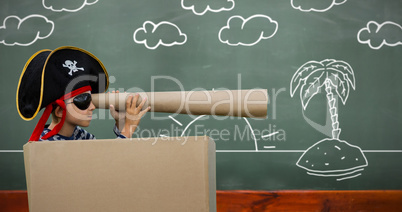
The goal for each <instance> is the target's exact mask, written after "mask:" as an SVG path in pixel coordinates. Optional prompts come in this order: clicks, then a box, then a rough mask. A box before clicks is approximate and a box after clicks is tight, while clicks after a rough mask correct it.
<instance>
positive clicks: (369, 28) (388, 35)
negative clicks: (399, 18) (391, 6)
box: [357, 21, 402, 49]
mask: <svg viewBox="0 0 402 212" xmlns="http://www.w3.org/2000/svg"><path fill="white" fill-rule="evenodd" d="M357 40H358V41H359V43H361V44H367V45H369V46H370V48H372V49H379V48H381V47H382V46H384V45H386V46H397V45H402V26H401V25H399V24H397V23H394V22H391V21H386V22H384V23H382V24H378V23H377V22H375V21H369V22H368V23H367V25H366V28H362V29H360V30H359V32H358V33H357Z"/></svg>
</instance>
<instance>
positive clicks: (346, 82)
mask: <svg viewBox="0 0 402 212" xmlns="http://www.w3.org/2000/svg"><path fill="white" fill-rule="evenodd" d="M299 88H300V100H301V103H302V106H303V110H305V109H306V108H307V106H308V104H309V102H310V100H311V99H312V98H313V97H314V96H315V95H316V94H318V93H320V92H321V91H322V88H324V89H325V92H326V98H327V103H328V110H329V113H330V115H331V123H332V138H326V139H323V140H321V141H319V142H317V143H315V144H314V145H313V146H311V147H310V148H308V149H307V150H306V151H305V152H304V153H303V155H302V156H301V157H300V158H299V160H298V161H297V163H296V165H297V166H299V167H301V168H303V169H306V170H307V174H310V175H315V176H322V177H336V178H337V180H338V181H340V180H345V179H350V178H354V177H357V176H359V175H361V173H359V172H361V171H362V170H363V169H362V168H363V167H365V166H367V165H368V163H367V159H366V157H365V156H364V154H363V152H362V151H361V149H360V148H359V147H357V146H354V145H350V144H349V143H347V142H346V141H342V140H340V139H339V136H340V133H341V129H340V128H339V121H338V108H337V104H336V101H337V98H336V97H339V98H340V99H341V101H342V103H343V104H344V105H345V104H346V101H347V99H348V96H349V92H350V90H351V88H352V89H353V90H354V89H355V76H354V72H353V69H352V67H351V66H350V65H349V64H348V63H346V62H344V61H339V60H334V59H326V60H323V61H320V62H318V61H309V62H307V63H305V64H304V65H302V66H301V67H300V68H299V69H298V70H297V71H296V73H295V74H294V75H293V77H292V80H291V82H290V95H291V96H292V97H293V96H294V94H295V93H296V91H297V90H298V89H299ZM334 94H336V95H337V96H335V95H334Z"/></svg>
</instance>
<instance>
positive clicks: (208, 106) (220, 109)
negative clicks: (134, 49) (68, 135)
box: [92, 89, 268, 118]
mask: <svg viewBox="0 0 402 212" xmlns="http://www.w3.org/2000/svg"><path fill="white" fill-rule="evenodd" d="M138 94H139V95H140V97H139V99H138V101H137V105H138V104H139V103H140V102H141V101H142V99H143V98H147V102H146V103H145V105H144V106H143V108H146V107H148V106H150V107H151V111H153V112H163V113H180V114H192V115H217V116H238V117H250V118H266V116H267V106H268V93H267V90H266V89H252V90H213V91H206V90H204V91H173V92H141V93H138ZM129 95H134V93H103V94H92V102H93V103H94V105H95V107H97V108H100V109H108V108H109V105H113V106H114V107H115V108H116V109H117V110H119V111H124V110H125V105H126V99H127V97H128V96H129Z"/></svg>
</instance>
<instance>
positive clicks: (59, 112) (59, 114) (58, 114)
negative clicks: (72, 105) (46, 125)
mask: <svg viewBox="0 0 402 212" xmlns="http://www.w3.org/2000/svg"><path fill="white" fill-rule="evenodd" d="M54 115H56V117H57V118H61V117H63V108H61V107H60V106H59V105H57V107H56V109H55V110H54Z"/></svg>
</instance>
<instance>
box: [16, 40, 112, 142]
mask: <svg viewBox="0 0 402 212" xmlns="http://www.w3.org/2000/svg"><path fill="white" fill-rule="evenodd" d="M108 78H109V77H108V74H107V71H106V69H105V67H104V66H103V64H102V62H101V61H100V60H99V59H98V58H96V57H95V56H94V55H93V54H91V53H90V52H88V51H85V50H83V49H80V48H77V47H72V46H63V47H60V48H57V49H55V50H53V51H52V50H48V49H45V50H41V51H38V52H36V53H35V54H34V55H32V56H31V58H29V60H28V61H27V63H26V64H25V67H24V69H23V71H22V74H21V77H20V80H19V83H18V88H17V98H16V101H17V109H18V113H19V114H20V116H21V118H22V119H24V120H27V121H29V120H32V119H33V118H35V116H36V115H37V114H38V112H39V111H40V110H41V109H42V108H46V110H45V112H44V113H43V115H42V117H41V119H40V120H39V122H38V124H37V126H36V128H35V130H34V133H33V134H32V136H31V138H30V141H31V140H38V139H39V136H40V134H41V133H42V131H43V128H44V125H45V123H46V121H47V119H48V118H49V116H50V114H51V111H52V108H53V105H54V104H57V105H59V106H61V107H62V108H63V109H64V110H63V113H65V103H64V101H63V100H65V99H68V98H71V97H74V96H76V95H78V94H81V93H83V92H86V91H92V93H102V92H105V90H107V88H108V86H109V81H108ZM64 119H65V114H63V117H62V120H61V122H60V124H58V125H57V126H56V127H55V128H54V129H53V130H52V131H51V132H49V133H48V134H49V135H46V136H47V137H50V136H51V135H54V134H57V133H58V131H59V130H60V129H61V127H62V125H63V123H64ZM42 125H43V126H42Z"/></svg>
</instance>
